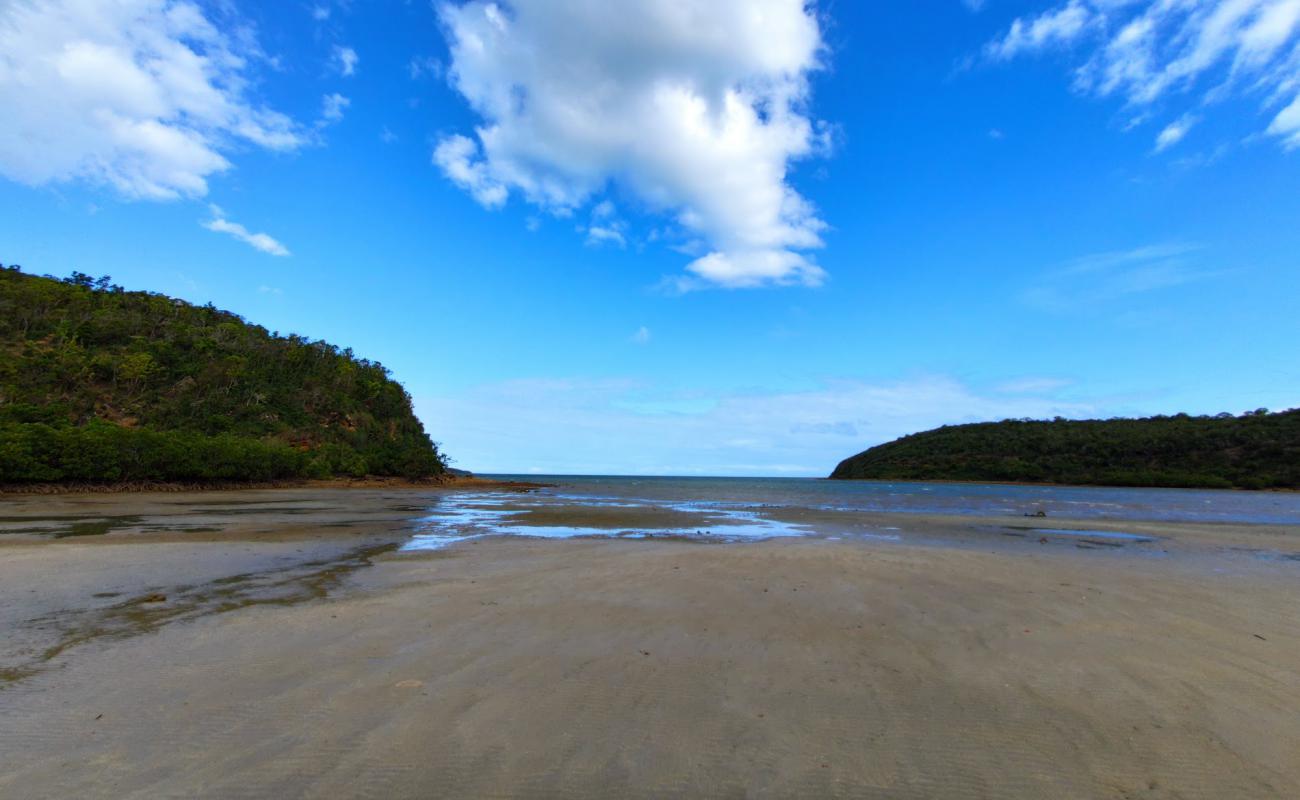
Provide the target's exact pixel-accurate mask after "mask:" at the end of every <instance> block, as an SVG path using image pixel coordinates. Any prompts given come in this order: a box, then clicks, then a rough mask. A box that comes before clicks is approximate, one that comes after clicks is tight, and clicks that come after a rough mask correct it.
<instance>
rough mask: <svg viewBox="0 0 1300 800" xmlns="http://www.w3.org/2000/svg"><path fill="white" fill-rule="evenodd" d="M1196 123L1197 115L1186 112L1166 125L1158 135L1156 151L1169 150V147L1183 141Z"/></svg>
mask: <svg viewBox="0 0 1300 800" xmlns="http://www.w3.org/2000/svg"><path fill="white" fill-rule="evenodd" d="M1195 124H1196V117H1195V116H1193V115H1191V114H1184V115H1182V116H1181V117H1179V118H1178V119H1176V120H1174V121H1173V122H1171V123H1169V124H1168V125H1166V126H1165V128H1164V130H1162V131H1160V133H1159V134H1158V135H1157V136H1156V149H1155V151H1156V152H1157V153H1162V152H1164V151H1165V150H1168V149H1169V148H1171V147H1173V146H1174V145H1176V144H1178V143H1179V142H1181V141H1182V140H1183V138H1184V137H1185V136H1187V132H1188V131H1190V130H1191V129H1192V126H1193V125H1195Z"/></svg>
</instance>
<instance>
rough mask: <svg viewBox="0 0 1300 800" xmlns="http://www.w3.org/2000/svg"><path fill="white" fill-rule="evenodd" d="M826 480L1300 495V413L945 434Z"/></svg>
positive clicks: (877, 454) (881, 449)
mask: <svg viewBox="0 0 1300 800" xmlns="http://www.w3.org/2000/svg"><path fill="white" fill-rule="evenodd" d="M831 477H832V478H837V479H873V480H966V481H1026V482H1033V483H1070V484H1101V485H1109V486H1183V487H1205V488H1242V489H1265V488H1300V409H1296V410H1291V411H1284V412H1280V413H1274V414H1270V413H1267V412H1265V411H1263V410H1260V411H1257V412H1253V413H1250V414H1244V415H1242V416H1239V417H1234V416H1232V415H1230V414H1220V415H1219V416H1217V417H1190V416H1188V415H1186V414H1179V415H1177V416H1172V417H1150V418H1146V419H1109V420H1081V421H1074V420H1065V419H1060V418H1058V419H1056V420H1053V421H1042V422H1039V421H1029V420H1005V421H1003V422H985V423H977V424H972V425H953V426H945V427H942V428H937V429H935V430H931V431H925V432H924V433H917V434H913V435H911V436H904V437H903V438H901V439H897V440H895V441H893V442H889V443H888V444H882V445H879V446H878V447H873V448H871V449H869V450H866V451H864V452H861V453H859V454H857V455H855V456H852V457H851V458H846V459H845V460H844V461H842V462H840V464H839V466H837V467H836V468H835V471H834V472H833V473H831Z"/></svg>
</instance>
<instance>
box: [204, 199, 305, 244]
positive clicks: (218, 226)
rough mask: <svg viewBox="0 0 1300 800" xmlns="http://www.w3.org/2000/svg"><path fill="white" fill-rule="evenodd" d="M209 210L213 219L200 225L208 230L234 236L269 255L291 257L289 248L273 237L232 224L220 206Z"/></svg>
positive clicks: (212, 206)
mask: <svg viewBox="0 0 1300 800" xmlns="http://www.w3.org/2000/svg"><path fill="white" fill-rule="evenodd" d="M208 210H209V211H210V212H211V213H212V219H209V220H207V221H205V222H201V223H199V224H200V225H202V226H203V227H205V228H207V229H208V230H210V231H213V232H215V233H224V234H226V235H228V236H232V237H234V238H236V239H238V240H239V241H241V242H243V243H244V244H246V245H248V246H250V247H253V248H255V249H257V250H261V251H262V252H263V253H266V254H268V255H272V256H288V255H289V248H287V247H285V246H284V245H282V244H280V242H278V241H277V240H275V239H274V238H272V237H271V236H269V235H267V234H265V233H252V232H251V231H249V230H248V228H245V227H244V226H243V225H240V224H239V223H238V222H231V221H230V220H228V219H226V212H224V211H222V210H221V207H220V206H216V205H209V206H208Z"/></svg>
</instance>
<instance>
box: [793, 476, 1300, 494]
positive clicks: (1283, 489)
mask: <svg viewBox="0 0 1300 800" xmlns="http://www.w3.org/2000/svg"><path fill="white" fill-rule="evenodd" d="M815 480H823V481H834V482H835V483H944V484H954V485H958V486H963V485H964V486H1049V487H1051V488H1053V489H1143V490H1149V489H1168V490H1170V491H1174V492H1246V493H1256V492H1262V493H1276V494H1294V493H1296V492H1300V489H1293V488H1290V487H1288V486H1269V487H1267V488H1264V489H1246V488H1243V487H1240V486H1155V485H1150V486H1137V485H1134V484H1125V483H1053V482H1051V481H976V480H962V479H959V478H831V477H826V478H816V479H815Z"/></svg>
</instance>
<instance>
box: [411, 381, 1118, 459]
mask: <svg viewBox="0 0 1300 800" xmlns="http://www.w3.org/2000/svg"><path fill="white" fill-rule="evenodd" d="M416 408H417V410H418V411H419V413H420V415H421V417H422V418H424V419H426V420H437V425H436V426H435V430H436V432H437V438H438V439H439V440H440V441H441V442H442V444H443V446H444V449H445V451H446V452H448V453H450V454H452V455H453V456H454V457H455V458H456V461H457V463H458V464H460V465H462V466H464V467H466V468H468V469H472V470H476V471H482V472H516V471H518V472H524V471H537V472H546V473H594V474H617V473H624V474H643V475H728V474H732V475H735V474H750V475H754V474H757V475H781V474H791V475H818V476H821V475H827V474H829V473H830V471H831V469H832V468H834V466H835V465H836V464H837V463H838V462H839V461H840V460H841V459H843V458H845V457H847V456H850V455H853V454H854V453H857V452H859V451H861V450H863V449H864V448H866V447H869V446H871V445H874V444H879V443H882V442H886V441H889V440H891V439H894V438H897V437H898V436H902V435H904V434H908V433H914V432H916V431H920V430H927V429H929V428H933V427H937V426H939V425H943V424H949V423H962V422H977V421H986V420H998V419H1005V418H1009V417H1011V418H1019V417H1035V418H1050V417H1054V416H1058V415H1059V416H1065V417H1086V416H1092V415H1095V414H1096V413H1097V412H1098V409H1097V408H1096V407H1094V406H1093V405H1091V404H1089V403H1083V402H1068V401H1063V400H1060V399H1057V398H1055V397H1053V396H1052V395H1051V393H1050V391H1045V392H1033V391H1026V392H1023V393H1018V394H1006V393H1000V392H996V391H994V392H981V391H977V390H976V389H974V388H972V387H970V386H968V385H965V384H963V383H960V382H958V381H956V380H953V379H951V378H945V377H922V378H915V379H910V380H903V381H893V382H885V383H873V382H867V381H837V382H831V383H827V384H826V385H823V386H820V387H817V388H812V389H809V390H807V391H792V392H773V393H743V394H741V393H736V394H722V395H707V396H705V395H699V394H689V395H681V394H676V393H672V392H663V391H657V390H655V389H654V388H653V387H648V386H645V385H642V384H639V383H636V382H633V381H627V380H605V381H569V380H527V381H509V382H506V383H499V384H493V385H487V386H482V387H478V388H476V389H472V390H468V391H465V392H461V393H457V394H452V395H444V396H438V397H423V398H417V399H416Z"/></svg>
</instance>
